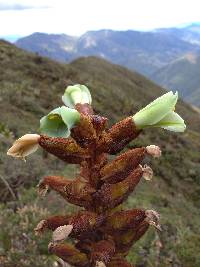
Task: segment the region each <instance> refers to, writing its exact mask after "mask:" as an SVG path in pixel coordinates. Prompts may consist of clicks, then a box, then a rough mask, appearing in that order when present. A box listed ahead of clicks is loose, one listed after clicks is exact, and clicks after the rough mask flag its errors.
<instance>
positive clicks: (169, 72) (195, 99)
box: [152, 53, 200, 107]
mask: <svg viewBox="0 0 200 267" xmlns="http://www.w3.org/2000/svg"><path fill="white" fill-rule="evenodd" d="M152 79H153V80H154V81H156V82H157V83H158V84H160V85H162V86H163V87H165V88H167V89H169V88H172V89H173V90H178V91H179V92H180V95H181V96H182V97H183V98H184V99H185V100H186V101H188V102H190V103H193V104H194V105H196V106H199V107H200V56H199V55H197V54H194V53H189V54H187V55H185V56H184V57H181V58H179V59H177V60H175V61H173V62H172V63H170V64H168V65H167V66H165V67H163V68H161V69H159V70H158V71H156V72H155V73H154V74H153V75H152Z"/></svg>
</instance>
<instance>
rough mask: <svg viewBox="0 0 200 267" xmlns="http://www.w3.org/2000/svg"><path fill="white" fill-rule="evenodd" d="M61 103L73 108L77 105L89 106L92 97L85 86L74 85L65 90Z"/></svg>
mask: <svg viewBox="0 0 200 267" xmlns="http://www.w3.org/2000/svg"><path fill="white" fill-rule="evenodd" d="M62 101H63V103H64V104H65V105H66V106H68V107H70V108H74V106H75V105H76V104H78V103H80V104H89V105H91V103H92V97H91V94H90V91H89V89H88V88H87V87H86V86H85V85H81V84H76V85H70V86H68V87H67V88H66V89H65V93H64V95H63V96H62Z"/></svg>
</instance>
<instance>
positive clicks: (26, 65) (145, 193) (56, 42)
mask: <svg viewBox="0 0 200 267" xmlns="http://www.w3.org/2000/svg"><path fill="white" fill-rule="evenodd" d="M82 2H84V1H82ZM95 2H96V3H95ZM111 2H112V4H111ZM120 2H121V1H119V3H118V4H116V3H114V1H110V2H109V3H107V2H105V1H102V2H101V3H100V2H99V1H92V2H91V1H89V0H86V1H85V3H81V1H77V0H76V1H75V2H74V3H72V2H71V1H57V2H56V1H53V0H52V1H45V0H44V1H40V2H38V1H31V0H30V1H29V0H27V1H25V0H21V1H20V0H18V1H17V0H16V1H2V0H1V1H0V23H1V25H2V27H1V29H0V38H1V40H0V112H1V116H0V225H1V228H0V267H4V266H5V267H21V266H27V267H29V266H31V267H43V266H44V267H47V266H48V267H51V266H52V267H54V266H55V267H56V266H60V265H59V264H58V263H57V258H56V257H55V256H52V255H49V254H48V250H47V246H48V242H49V240H50V235H48V234H47V235H46V234H45V235H44V236H42V237H36V236H35V235H34V233H33V229H34V227H35V226H36V224H37V223H38V222H39V221H40V220H41V219H43V218H45V217H46V216H48V215H50V214H52V215H53V214H55V215H56V214H58V213H59V214H65V213H69V212H72V211H74V210H75V207H74V206H72V205H69V204H68V203H64V202H63V200H62V199H61V197H59V196H57V195H56V194H55V193H53V192H50V193H49V194H48V195H47V196H46V197H45V198H44V199H41V198H39V197H38V196H37V192H36V185H37V184H38V182H39V180H40V179H41V178H42V177H43V176H44V175H50V174H51V175H52V174H55V175H56V174H57V175H65V176H66V177H75V175H76V174H77V172H78V170H77V169H76V167H75V166H74V165H70V164H69V165H66V164H64V163H63V162H61V161H60V160H58V159H56V158H55V157H54V156H51V155H48V154H46V153H43V151H41V150H40V151H39V152H37V153H35V154H33V155H31V156H30V157H29V158H28V159H27V162H26V163H24V162H22V161H19V160H16V159H13V158H9V157H8V156H7V155H6V151H7V150H8V148H9V147H10V146H11V144H12V143H13V141H14V140H15V139H17V138H18V137H20V136H21V135H23V134H25V133H36V132H38V131H39V120H40V118H41V117H42V116H44V115H46V114H47V113H48V112H49V111H51V110H52V109H53V108H54V107H56V106H59V105H62V103H61V101H60V99H61V96H62V94H63V92H64V89H65V88H66V87H67V86H68V85H70V84H76V83H80V84H85V85H87V86H88V87H89V89H90V90H91V94H92V97H93V106H94V109H95V112H96V113H97V114H101V115H104V116H106V117H108V118H109V119H110V123H111V124H113V123H115V122H117V121H119V120H120V119H122V118H124V117H126V116H129V115H131V114H134V113H135V112H136V111H138V110H139V109H140V108H142V107H143V106H145V105H146V104H148V103H149V102H150V101H152V100H153V99H155V98H156V97H158V96H160V95H162V94H163V93H164V92H165V90H173V91H175V90H177V91H178V92H179V96H180V98H181V99H180V100H179V103H178V105H177V111H178V113H179V114H180V115H181V116H182V117H183V118H184V119H185V121H186V125H187V130H186V131H185V132H184V133H181V134H176V133H171V132H166V131H164V130H157V129H156V130H146V131H144V133H142V135H141V136H140V137H139V138H138V139H137V140H135V141H134V142H132V143H130V144H129V146H128V148H133V147H137V146H147V145H149V144H155V145H159V146H160V147H161V149H162V151H163V155H162V157H161V158H160V159H158V160H151V161H150V162H147V163H148V164H149V165H150V166H151V167H152V169H153V170H154V178H153V181H152V182H145V181H144V182H142V183H141V184H140V185H139V187H138V188H137V190H136V192H135V193H134V194H133V195H132V196H131V197H129V199H128V201H127V202H126V207H127V208H136V207H138V208H139V207H140V208H145V209H155V210H156V211H158V212H159V213H160V215H161V224H162V228H163V231H162V232H160V233H157V232H155V231H154V229H151V230H150V231H149V232H148V234H146V235H145V236H144V238H143V239H141V240H140V241H139V242H138V243H137V244H136V245H134V246H133V248H132V251H131V253H130V254H129V256H128V258H129V260H130V262H132V263H134V264H135V265H136V267H155V266H157V267H171V266H172V267H199V266H200V252H199V247H200V230H199V229H200V220H199V215H200V197H199V195H200V15H199V14H198V12H197V10H198V4H195V3H197V2H198V1H192V0H191V1H185V2H184V3H182V6H181V7H180V5H179V3H180V2H179V1H156V0H155V1H149V2H151V4H147V3H146V2H145V1H143V0H142V1H141V3H140V4H138V3H137V2H136V1H128V0H124V1H122V2H123V3H120ZM186 2H188V3H187V4H186ZM75 8H76V9H75ZM150 8H151V9H150ZM133 10H134V12H133ZM146 10H147V11H146ZM131 11H132V12H131ZM48 12H50V13H48ZM52 14H54V17H52ZM198 16H199V17H198ZM119 20H120V23H121V24H120V23H119Z"/></svg>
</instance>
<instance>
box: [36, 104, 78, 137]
mask: <svg viewBox="0 0 200 267" xmlns="http://www.w3.org/2000/svg"><path fill="white" fill-rule="evenodd" d="M79 121H80V113H79V112H78V111H77V110H75V109H71V108H68V107H65V106H62V107H59V108H56V109H54V110H52V111H51V112H50V113H49V114H48V115H47V116H44V117H42V118H41V120H40V130H41V132H42V133H43V134H47V135H48V136H51V137H68V136H69V135H70V132H71V129H72V128H73V127H74V126H75V125H76V124H78V123H79Z"/></svg>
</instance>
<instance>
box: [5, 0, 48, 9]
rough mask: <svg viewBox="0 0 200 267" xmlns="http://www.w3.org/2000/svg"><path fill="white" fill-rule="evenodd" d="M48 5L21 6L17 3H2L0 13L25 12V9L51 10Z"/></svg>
mask: <svg viewBox="0 0 200 267" xmlns="http://www.w3.org/2000/svg"><path fill="white" fill-rule="evenodd" d="M49 7H50V6H48V5H34V4H28V5H27V4H21V3H17V1H16V2H12V3H11V2H10V3H8V2H6V1H5V2H4V1H0V11H8V10H25V9H38V8H42V9H43V8H49Z"/></svg>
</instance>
